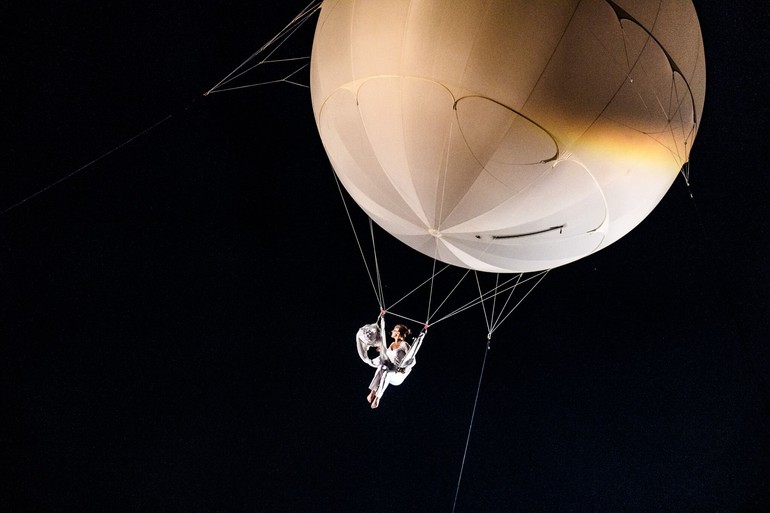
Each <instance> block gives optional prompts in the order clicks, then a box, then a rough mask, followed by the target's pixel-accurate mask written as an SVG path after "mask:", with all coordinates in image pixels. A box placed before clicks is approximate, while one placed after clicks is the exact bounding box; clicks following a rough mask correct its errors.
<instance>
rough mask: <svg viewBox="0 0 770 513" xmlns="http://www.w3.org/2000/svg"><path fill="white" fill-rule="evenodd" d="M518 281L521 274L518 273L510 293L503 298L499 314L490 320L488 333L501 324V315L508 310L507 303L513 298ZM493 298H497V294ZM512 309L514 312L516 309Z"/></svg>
mask: <svg viewBox="0 0 770 513" xmlns="http://www.w3.org/2000/svg"><path fill="white" fill-rule="evenodd" d="M520 281H521V273H519V277H518V279H517V280H516V283H515V284H514V286H513V287H511V291H510V292H509V293H508V297H506V298H505V303H503V306H502V307H501V308H500V314H499V315H498V316H497V319H495V318H494V317H493V318H492V329H491V330H489V332H490V333H493V332H494V331H495V330H496V329H497V328H498V326H500V323H501V322H502V321H501V320H500V319H502V317H503V314H504V313H505V311H506V308H508V303H510V302H511V299H512V298H513V295H514V293H515V292H516V289H517V288H518V286H519V283H520ZM495 298H497V294H495ZM517 306H518V305H517ZM513 309H514V310H515V309H516V307H514V308H513ZM506 317H507V316H506Z"/></svg>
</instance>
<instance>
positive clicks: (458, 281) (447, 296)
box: [428, 269, 471, 324]
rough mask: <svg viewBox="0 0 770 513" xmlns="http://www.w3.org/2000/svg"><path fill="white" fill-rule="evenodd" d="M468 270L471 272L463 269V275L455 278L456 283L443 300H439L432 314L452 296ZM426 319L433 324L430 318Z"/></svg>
mask: <svg viewBox="0 0 770 513" xmlns="http://www.w3.org/2000/svg"><path fill="white" fill-rule="evenodd" d="M470 272H471V270H470V269H466V270H465V273H463V275H462V276H461V277H460V279H459V280H457V283H456V284H455V286H454V287H452V290H450V291H449V292H448V293H447V295H446V297H445V298H444V299H443V301H441V304H439V305H438V307H437V308H436V310H435V311H434V312H433V314H434V315H435V314H436V313H437V312H438V311H439V310H441V308H442V307H443V306H444V304H445V303H446V302H447V301H449V298H450V297H451V296H452V294H454V293H455V291H456V290H457V288H458V287H459V286H460V284H461V283H462V282H463V281H464V280H465V278H466V276H468V273H470ZM428 320H429V321H431V324H433V322H432V319H430V318H429V319H428Z"/></svg>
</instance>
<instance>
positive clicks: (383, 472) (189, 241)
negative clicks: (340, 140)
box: [0, 1, 770, 513]
mask: <svg viewBox="0 0 770 513" xmlns="http://www.w3.org/2000/svg"><path fill="white" fill-rule="evenodd" d="M305 5H306V4H305V3H304V2H302V1H300V2H296V1H291V2H288V1H287V2H257V3H254V2H218V3H215V5H210V3H204V2H178V1H169V2H163V5H162V6H154V5H131V6H128V5H127V6H125V7H119V6H111V5H101V4H100V5H96V4H93V3H92V2H66V3H54V2H50V5H44V4H43V3H36V5H35V6H26V7H24V12H17V13H16V14H15V15H14V16H13V17H11V16H10V14H9V13H7V17H6V19H5V20H4V23H3V25H6V26H7V28H6V29H4V32H5V37H4V38H3V39H4V41H5V42H4V51H3V60H2V63H3V66H2V72H1V73H2V82H1V84H2V91H3V93H4V94H3V102H2V107H0V108H2V114H3V116H2V119H3V121H4V122H3V128H2V147H3V157H4V158H3V160H4V162H5V165H4V170H3V172H2V180H1V181H0V184H2V187H0V211H3V213H2V214H1V215H0V280H2V291H3V293H2V296H1V299H0V351H1V352H0V365H1V367H0V379H1V380H2V382H1V383H2V388H0V394H1V395H0V398H1V399H2V411H3V415H2V421H1V422H0V426H2V430H0V433H1V434H2V442H3V443H2V458H1V461H2V465H0V478H1V479H0V483H2V485H0V511H4V512H9V513H16V512H22V513H27V512H30V513H31V512H46V513H47V512H59V511H78V512H82V511H99V512H123V511H126V512H177V511H178V512H185V513H191V512H215V511H221V512H231V511H233V512H236V511H237V512H240V511H244V512H246V511H248V512H356V513H360V512H373V513H374V512H387V511H399V512H413V511H414V512H426V511H431V512H432V511H440V512H447V513H449V512H451V511H452V509H453V507H454V508H455V509H456V511H457V512H551V513H553V512H620V511H624V512H663V511H666V512H685V511H686V512H690V511H692V512H699V513H700V512H736V513H738V512H740V513H744V512H766V511H770V479H768V478H769V477H770V435H769V433H770V431H769V430H770V376H769V375H768V370H770V348H768V341H769V340H770V337H769V336H768V334H770V299H769V298H768V291H769V290H770V273H769V272H768V268H767V262H766V260H767V259H766V257H765V250H766V249H767V248H768V242H767V241H768V235H770V230H769V229H768V209H767V202H766V198H767V197H768V192H769V189H770V179H768V174H767V172H766V169H765V168H766V164H765V161H766V159H765V156H764V153H765V149H766V146H767V143H766V136H767V133H768V128H769V127H768V118H767V109H766V103H767V90H768V88H767V84H768V83H769V81H770V76H768V75H770V73H769V70H770V62H768V45H769V44H770V40H769V38H768V32H767V24H768V22H770V7H767V6H766V4H764V3H760V2H744V3H740V4H730V6H729V7H728V6H727V4H724V3H719V2H710V3H706V2H701V1H699V2H696V3H695V5H696V10H697V11H698V15H699V18H700V21H701V30H702V32H703V39H704V45H705V50H706V67H707V84H706V102H705V109H704V112H703V117H702V123H701V126H700V129H699V133H698V137H697V139H696V141H695V145H694V148H693V151H692V153H691V163H690V172H691V175H690V178H691V187H690V188H688V187H687V185H686V183H685V181H684V179H683V178H682V177H681V176H680V177H679V178H677V180H676V181H675V182H674V184H673V186H672V187H671V189H670V191H669V193H668V194H667V195H666V197H665V198H664V199H663V200H662V202H661V203H660V205H659V206H658V207H657V208H656V209H655V210H654V211H653V212H652V214H651V215H650V216H649V217H648V218H647V219H646V220H645V221H643V222H642V223H641V225H640V226H639V227H637V228H636V229H635V230H633V231H632V232H631V233H630V234H629V235H627V236H625V237H624V238H622V239H621V240H620V241H618V242H616V243H615V244H613V245H611V246H609V247H608V248H606V249H604V250H602V251H600V252H598V253H596V254H594V255H592V256H590V257H587V258H584V259H582V260H579V261H577V262H575V263H573V264H569V265H567V266H564V267H560V268H557V269H554V270H552V271H551V272H550V273H549V274H548V275H547V276H546V278H545V279H544V280H543V281H542V282H541V284H540V285H538V287H537V288H536V289H535V290H534V291H533V292H532V293H531V294H530V295H529V296H528V297H527V298H526V300H525V301H523V302H522V304H521V305H520V306H519V307H518V309H517V310H516V311H515V312H514V314H513V315H512V316H511V317H509V318H508V319H507V320H506V321H505V323H504V324H502V326H501V327H500V328H499V329H498V330H497V331H495V333H494V335H493V337H492V339H491V343H490V350H489V351H488V352H486V342H487V328H486V324H485V320H484V316H483V313H482V310H481V309H480V308H475V309H471V310H469V311H467V312H465V313H463V314H462V315H458V316H455V317H452V318H450V319H448V320H446V321H445V322H441V323H440V324H437V325H436V326H435V327H433V328H431V329H430V330H429V332H428V336H427V338H426V341H425V344H424V346H423V348H422V350H421V352H420V355H419V358H418V360H419V363H418V364H417V366H416V367H415V368H414V370H413V372H412V373H411V375H410V376H409V378H408V379H407V380H406V381H405V382H404V384H402V385H400V386H398V387H391V388H389V389H388V391H387V392H386V393H385V396H384V397H383V400H382V403H381V405H380V408H379V409H377V410H371V409H370V408H369V405H368V404H367V403H366V400H365V396H366V394H367V392H368V390H367V386H368V384H369V381H370V379H371V374H372V372H371V371H372V369H371V368H370V367H368V366H366V365H364V364H363V363H362V362H361V361H360V360H359V358H358V355H357V354H356V351H355V346H354V335H355V332H356V330H357V329H358V327H359V326H361V325H363V324H365V323H369V322H373V321H374V320H375V319H376V317H377V314H378V313H379V306H378V304H377V301H376V297H375V295H374V293H373V291H372V286H371V284H370V281H369V277H368V275H367V273H366V268H365V266H364V264H363V260H362V256H361V254H360V253H359V249H358V246H357V244H356V240H355V238H354V236H353V232H352V230H351V227H350V224H349V222H348V217H347V214H346V211H345V208H344V206H343V202H342V200H341V199H340V194H339V192H338V190H337V185H336V183H335V180H334V176H333V173H332V170H331V167H330V165H329V163H328V160H327V159H326V156H325V154H324V151H323V148H322V145H321V142H320V139H319V137H318V134H317V131H316V127H315V123H314V121H313V115H312V109H311V105H310V94H309V89H307V88H305V87H300V86H296V85H291V84H287V83H279V84H273V85H266V86H260V87H255V88H248V89H243V90H238V91H233V92H225V93H219V94H213V95H210V96H203V93H204V92H206V91H207V90H208V89H210V88H211V87H212V86H214V85H215V84H216V83H217V82H218V81H219V80H220V79H222V78H223V77H224V76H226V75H227V74H228V73H229V72H230V71H232V70H233V69H234V68H235V67H236V66H238V65H239V64H240V63H241V62H243V61H244V60H245V59H246V58H247V57H248V56H249V55H251V54H252V53H253V52H255V51H256V50H257V49H258V48H260V47H261V46H262V45H263V44H264V43H265V42H266V41H267V40H269V39H270V38H271V37H272V36H273V35H275V34H276V33H277V32H278V31H279V30H280V29H282V28H283V27H284V26H285V25H286V24H287V23H289V21H290V20H291V19H292V18H293V17H294V16H295V15H296V14H297V13H298V12H300V10H301V9H302V8H303V7H305ZM315 19H316V18H315V17H313V18H312V19H311V20H310V21H309V22H308V24H307V25H306V26H305V27H303V30H301V31H300V32H298V33H297V34H296V36H295V37H293V38H292V39H291V40H290V43H288V44H287V45H285V46H284V47H283V48H282V51H283V52H285V53H284V55H287V56H290V55H291V56H309V54H310V45H311V43H312V31H313V28H314V25H315ZM283 74H284V71H283V70H278V69H275V68H272V69H265V68H260V69H259V70H257V71H256V72H255V73H254V74H253V75H251V76H250V77H244V81H243V83H244V84H245V83H249V81H250V80H251V81H252V82H256V81H260V80H265V79H270V78H272V79H274V78H276V77H280V76H283ZM297 79H298V80H299V81H300V82H303V83H304V84H308V79H307V74H306V73H305V74H302V73H300V74H299V75H298V76H297ZM159 122H160V123H159ZM156 123H159V124H157V125H156ZM151 127H153V128H151ZM148 129H149V130H148ZM136 136H138V137H136ZM63 178H66V179H64V180H62V179H63ZM38 193H39V194H38ZM690 193H692V196H693V197H692V198H691V197H690ZM348 206H349V207H350V208H351V210H352V212H351V214H352V216H353V218H354V222H355V223H357V224H358V225H359V226H365V225H366V222H365V218H363V217H362V216H363V214H362V213H361V212H360V211H358V210H357V209H356V207H355V206H354V204H352V203H348ZM364 235H365V236H368V233H367V232H364ZM377 235H378V239H377V243H378V250H379V255H380V257H379V258H380V259H381V262H380V263H381V266H382V276H383V280H384V283H385V285H386V289H385V290H386V295H387V296H388V297H390V298H392V299H395V298H397V297H399V296H400V295H401V294H403V293H405V292H407V291H408V290H411V288H412V287H414V286H415V285H416V284H417V283H418V282H419V281H421V280H422V279H423V278H424V277H425V272H426V270H429V269H430V267H431V265H432V263H431V262H430V261H428V260H427V259H426V258H425V257H423V256H421V255H418V254H416V253H415V252H413V251H412V250H409V249H408V248H405V247H404V246H402V245H400V244H399V243H398V242H396V241H394V240H393V239H391V238H389V236H388V235H387V234H384V233H382V232H379V233H378V234H377ZM422 308H424V307H423V306H418V307H415V308H414V314H413V316H414V317H415V318H421V317H422V316H424V311H423V310H422ZM386 319H387V320H388V322H389V324H392V322H396V319H390V318H388V317H387V316H386ZM408 324H410V327H412V329H413V330H415V331H418V330H419V328H420V325H418V324H416V323H408ZM485 352H486V355H485ZM485 356H486V360H485ZM483 362H485V363H484V374H483V379H482V380H481V386H479V376H480V373H481V370H482V363H483ZM477 391H478V401H477V402H476V394H477ZM474 404H475V405H476V409H475V416H474V417H473V424H472V429H470V439H469V443H468V446H467V451H466V440H468V438H467V437H468V434H469V427H470V425H471V415H472V413H473V411H474ZM461 469H462V478H461V479H460V472H461ZM458 483H459V486H458ZM455 496H457V501H456V505H455Z"/></svg>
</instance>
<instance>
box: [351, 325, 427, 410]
mask: <svg viewBox="0 0 770 513" xmlns="http://www.w3.org/2000/svg"><path fill="white" fill-rule="evenodd" d="M411 333H412V331H411V330H410V329H409V328H408V327H406V326H405V325H403V324H396V325H395V326H394V327H393V330H391V332H390V336H391V338H392V339H393V342H392V343H391V344H390V345H389V346H387V347H385V320H384V318H382V317H380V319H379V321H378V323H375V324H366V325H364V326H362V327H361V328H360V329H359V330H358V333H357V334H356V346H357V348H358V355H359V356H360V357H361V359H362V360H363V361H364V362H365V363H367V364H369V365H370V366H371V367H374V368H376V369H377V370H376V371H375V372H374V377H373V378H372V382H371V383H370V384H369V394H368V395H367V396H366V400H367V401H368V402H369V404H370V405H371V407H372V409H374V408H377V407H378V406H379V405H380V400H381V399H382V395H383V394H384V393H385V389H386V388H387V387H388V385H400V384H401V383H403V382H404V380H405V379H406V377H407V376H408V375H409V373H410V372H411V371H412V368H413V367H414V364H415V363H416V362H417V359H416V358H415V355H416V354H417V350H418V349H419V348H420V344H421V343H422V339H423V338H424V336H425V331H423V332H422V333H420V335H418V337H417V339H416V340H415V341H414V343H413V344H412V345H410V344H409V343H408V342H407V338H408V337H410V335H411ZM370 350H373V351H374V352H375V353H376V356H374V357H370Z"/></svg>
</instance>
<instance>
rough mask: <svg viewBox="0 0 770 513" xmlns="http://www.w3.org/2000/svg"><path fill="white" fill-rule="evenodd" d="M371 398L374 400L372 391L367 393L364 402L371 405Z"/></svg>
mask: <svg viewBox="0 0 770 513" xmlns="http://www.w3.org/2000/svg"><path fill="white" fill-rule="evenodd" d="M373 398H374V390H372V391H371V392H369V395H367V396H366V402H367V403H371V402H372V399H373Z"/></svg>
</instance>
